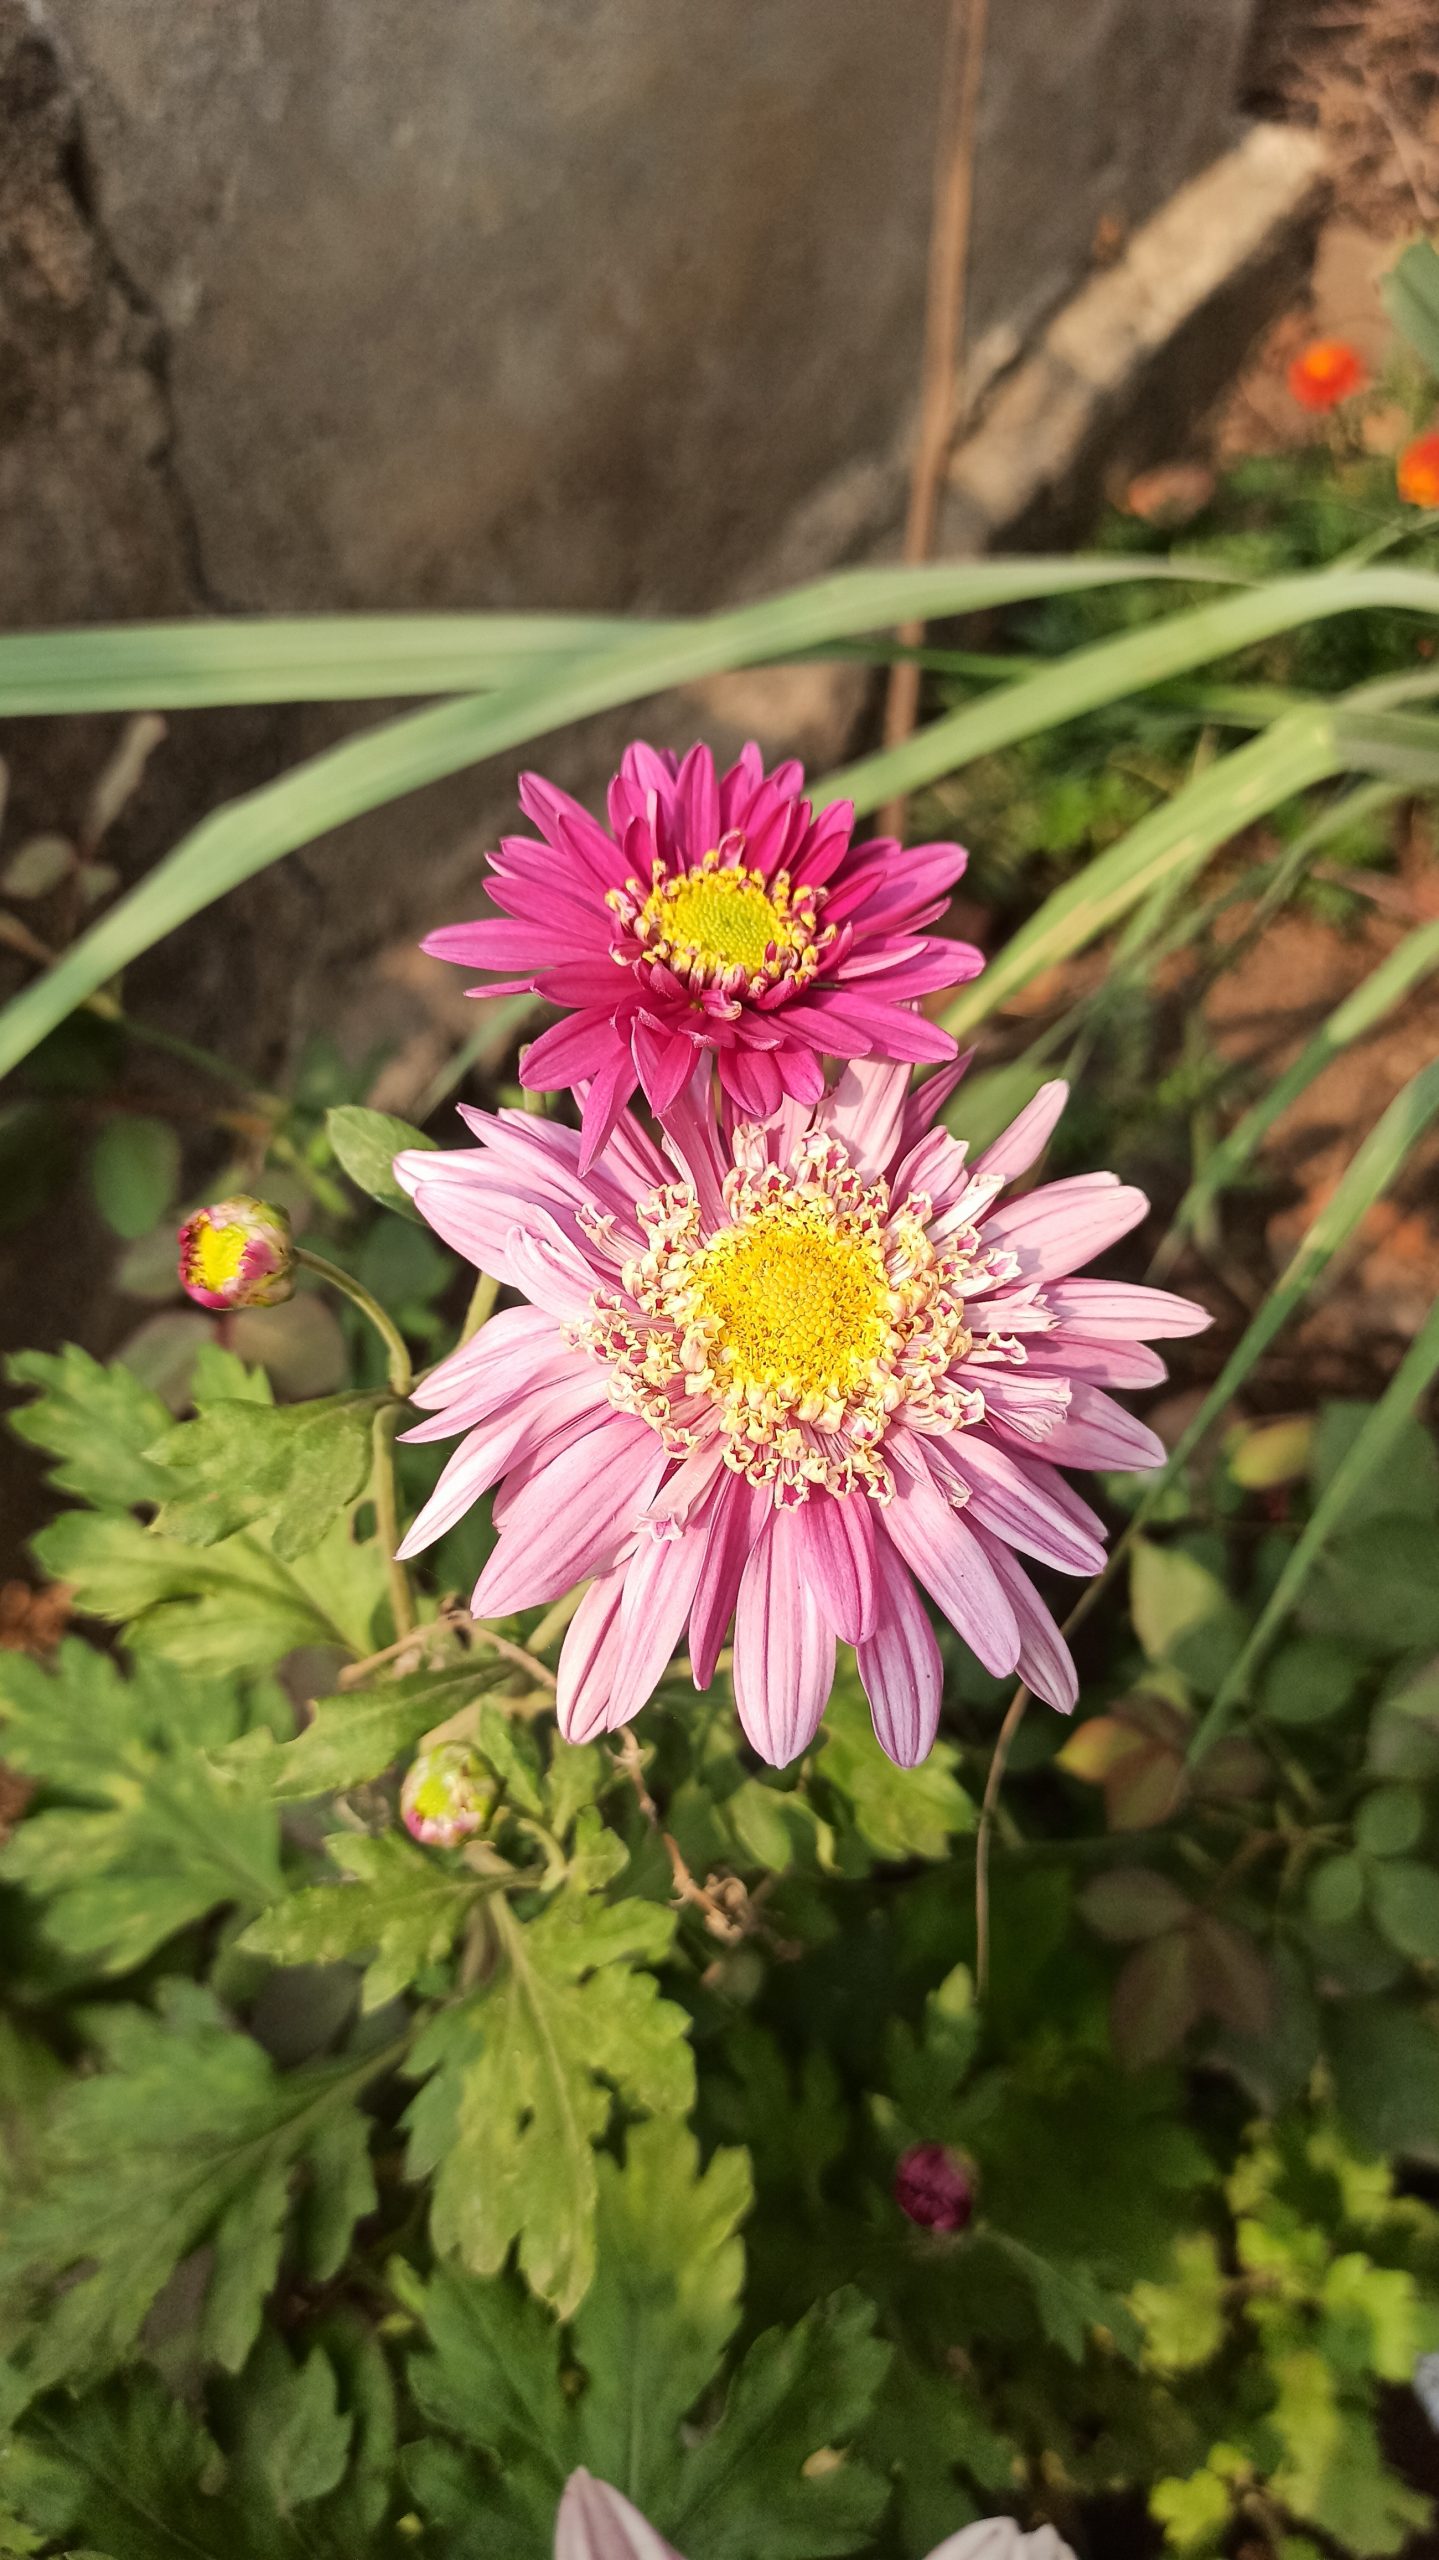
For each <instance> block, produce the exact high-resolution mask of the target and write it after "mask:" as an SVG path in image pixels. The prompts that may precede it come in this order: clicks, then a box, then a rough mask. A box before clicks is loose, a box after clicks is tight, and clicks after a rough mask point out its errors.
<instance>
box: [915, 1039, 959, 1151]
mask: <svg viewBox="0 0 1439 2560" xmlns="http://www.w3.org/2000/svg"><path fill="white" fill-rule="evenodd" d="M973 1064H974V1051H973V1050H972V1049H963V1050H961V1052H960V1054H959V1056H958V1057H957V1058H956V1059H954V1060H953V1062H952V1064H951V1065H949V1066H947V1067H941V1068H940V1070H939V1073H938V1075H934V1076H926V1078H925V1080H924V1083H923V1084H921V1085H916V1087H915V1089H914V1091H913V1093H912V1094H911V1095H910V1097H909V1104H908V1107H907V1109H906V1111H905V1115H904V1126H903V1128H902V1129H901V1131H900V1144H901V1145H902V1146H906V1147H912V1146H915V1145H917V1143H918V1141H919V1140H920V1139H921V1138H922V1137H923V1136H924V1133H925V1131H926V1129H932V1128H933V1127H934V1124H935V1122H936V1120H937V1119H938V1118H939V1115H940V1113H941V1111H942V1110H943V1109H944V1106H945V1104H946V1103H947V1102H948V1101H949V1099H950V1097H951V1095H952V1094H953V1093H954V1091H955V1089H956V1087H957V1086H958V1085H959V1084H960V1083H961V1081H962V1080H963V1078H964V1077H965V1076H967V1075H968V1073H969V1070H970V1068H971V1067H972V1066H973Z"/></svg>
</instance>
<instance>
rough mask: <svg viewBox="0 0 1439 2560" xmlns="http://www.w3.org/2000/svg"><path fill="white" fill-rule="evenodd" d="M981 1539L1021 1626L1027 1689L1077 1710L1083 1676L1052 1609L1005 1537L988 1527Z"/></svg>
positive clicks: (1067, 1711)
mask: <svg viewBox="0 0 1439 2560" xmlns="http://www.w3.org/2000/svg"><path fill="white" fill-rule="evenodd" d="M975 1536H976V1537H977V1538H978V1540H979V1542H980V1544H981V1546H982V1547H983V1549H984V1551H985V1554H986V1555H987V1556H988V1558H989V1561H990V1563H991V1565H992V1566H993V1567H994V1571H995V1574H996V1576H997V1578H998V1580H999V1581H1000V1582H1001V1583H1002V1584H1003V1586H1004V1590H1005V1595H1006V1597H1007V1599H1008V1601H1009V1604H1010V1607H1011V1608H1012V1609H1013V1611H1014V1615H1015V1618H1016V1621H1017V1622H1018V1626H1019V1660H1018V1662H1017V1664H1016V1666H1015V1668H1016V1669H1017V1670H1018V1673H1019V1676H1020V1678H1021V1680H1022V1681H1023V1682H1024V1685H1025V1687H1026V1689H1032V1690H1033V1692H1034V1695H1035V1696H1036V1698H1042V1699H1043V1700H1044V1703H1045V1705H1046V1706H1047V1707H1053V1708H1055V1709H1056V1710H1057V1712H1058V1713H1059V1714H1060V1715H1062V1716H1068V1715H1072V1714H1073V1713H1074V1703H1075V1700H1076V1699H1077V1697H1078V1696H1079V1676H1078V1674H1077V1672H1076V1671H1075V1668H1074V1661H1073V1657H1072V1655H1071V1653H1070V1650H1069V1647H1068V1645H1067V1644H1066V1643H1065V1641H1064V1638H1063V1636H1062V1635H1061V1634H1060V1632H1059V1629H1058V1627H1057V1626H1056V1625H1055V1623H1054V1620H1053V1618H1052V1617H1051V1615H1050V1613H1049V1611H1048V1609H1047V1608H1046V1607H1045V1605H1044V1602H1043V1601H1042V1600H1041V1598H1040V1596H1039V1593H1038V1592H1037V1591H1036V1590H1035V1587H1034V1585H1033V1583H1032V1582H1031V1581H1030V1578H1029V1576H1028V1574H1027V1573H1026V1572H1025V1570H1024V1567H1023V1565H1021V1564H1019V1563H1018V1562H1017V1561H1016V1559H1015V1557H1014V1556H1012V1555H1011V1553H1010V1551H1009V1549H1008V1547H1007V1546H1006V1545H1005V1544H1004V1541H1003V1539H1001V1538H994V1537H991V1536H990V1534H989V1531H988V1530H987V1529H976V1531H975Z"/></svg>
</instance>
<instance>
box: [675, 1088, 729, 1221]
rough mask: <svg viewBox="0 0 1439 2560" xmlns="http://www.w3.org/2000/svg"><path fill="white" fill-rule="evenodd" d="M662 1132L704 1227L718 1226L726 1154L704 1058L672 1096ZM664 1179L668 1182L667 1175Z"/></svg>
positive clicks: (722, 1201) (727, 1157)
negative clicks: (695, 1195)
mask: <svg viewBox="0 0 1439 2560" xmlns="http://www.w3.org/2000/svg"><path fill="white" fill-rule="evenodd" d="M664 1132H665V1137H666V1139H667V1141H668V1143H669V1146H670V1150H671V1153H672V1154H673V1155H674V1156H675V1158H676V1160H677V1162H678V1164H679V1166H680V1169H681V1171H682V1172H684V1173H686V1174H688V1176H689V1178H690V1180H691V1182H692V1183H693V1184H694V1187H695V1190H696V1192H697V1193H698V1195H699V1204H700V1214H701V1216H702V1218H703V1219H704V1222H705V1225H706V1226H707V1227H711V1226H716V1225H718V1224H719V1223H720V1221H721V1220H722V1218H723V1216H724V1200H723V1196H722V1193H721V1190H720V1185H721V1183H722V1182H723V1180H724V1177H725V1175H726V1174H727V1173H728V1171H729V1153H728V1150H727V1149H726V1148H725V1146H724V1145H723V1144H722V1142H721V1139H720V1133H719V1125H718V1123H717V1121H716V1119H715V1113H714V1094H713V1090H712V1086H711V1079H710V1064H709V1060H708V1058H707V1057H704V1056H701V1058H700V1060H699V1063H698V1065H697V1066H696V1068H695V1071H694V1073H693V1075H692V1076H691V1078H690V1081H689V1083H688V1084H687V1085H686V1087H685V1088H684V1091H683V1092H682V1093H679V1094H677V1095H676V1096H675V1099H674V1101H673V1102H672V1103H671V1105H670V1107H669V1109H668V1111H667V1112H666V1113H665V1117H664ZM665 1178H666V1180H668V1179H669V1176H668V1174H666V1177H665Z"/></svg>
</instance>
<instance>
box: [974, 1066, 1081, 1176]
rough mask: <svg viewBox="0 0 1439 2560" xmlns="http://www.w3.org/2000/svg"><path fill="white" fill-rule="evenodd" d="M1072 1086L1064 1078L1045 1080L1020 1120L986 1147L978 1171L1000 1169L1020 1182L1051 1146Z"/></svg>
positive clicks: (986, 1171)
mask: <svg viewBox="0 0 1439 2560" xmlns="http://www.w3.org/2000/svg"><path fill="white" fill-rule="evenodd" d="M1068 1100H1069V1087H1068V1085H1067V1084H1066V1083H1065V1082H1064V1080H1063V1078H1062V1077H1061V1078H1058V1079H1056V1081H1055V1082H1054V1083H1053V1084H1042V1085H1041V1086H1040V1088H1039V1091H1038V1093H1037V1094H1036V1095H1035V1097H1034V1100H1033V1101H1032V1102H1027V1103H1026V1104H1025V1106H1024V1109H1023V1110H1022V1111H1021V1113H1020V1115H1019V1117H1018V1119H1017V1120H1011V1122H1010V1124H1009V1127H1008V1128H1007V1129H1006V1130H1004V1131H1003V1133H1002V1134H1001V1136H999V1137H997V1138H996V1139H995V1141H994V1144H993V1146H990V1147H986V1148H985V1151H984V1153H983V1155H982V1156H981V1157H980V1159H979V1162H978V1163H977V1165H976V1166H975V1168H974V1169H975V1172H976V1173H997V1174H999V1175H1000V1176H1001V1177H1002V1179H1003V1180H1004V1181H1005V1182H1017V1181H1018V1179H1019V1177H1020V1175H1021V1174H1022V1173H1028V1171H1029V1168H1030V1166H1031V1165H1032V1164H1037V1163H1038V1162H1039V1159H1040V1157H1041V1156H1042V1155H1043V1153H1044V1150H1045V1148H1046V1147H1047V1146H1048V1144H1049V1141H1050V1138H1051V1136H1052V1135H1053V1132H1054V1129H1055V1126H1056V1124H1057V1122H1058V1120H1059V1116H1060V1113H1061V1112H1062V1111H1063V1109H1064V1106H1065V1104H1066V1102H1067V1101H1068Z"/></svg>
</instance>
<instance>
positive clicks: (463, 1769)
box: [400, 1742, 495, 1849]
mask: <svg viewBox="0 0 1439 2560" xmlns="http://www.w3.org/2000/svg"><path fill="white" fill-rule="evenodd" d="M494 1809H495V1785H494V1780H493V1779H492V1778H491V1776H490V1773H489V1771H488V1770H487V1769H486V1767H485V1765H484V1762H483V1761H482V1760H480V1759H479V1758H478V1757H477V1755H476V1754H475V1753H474V1752H473V1751H472V1750H471V1749H470V1746H469V1744H468V1743H467V1742H437V1743H434V1744H433V1745H432V1746H431V1748H430V1749H429V1750H428V1751H421V1752H420V1753H418V1754H417V1756H416V1758H415V1759H413V1760H412V1761H411V1763H410V1765H409V1767H408V1769H407V1770H406V1771H405V1775H404V1779H403V1781H402V1783H401V1787H400V1818H401V1820H402V1821H403V1823H404V1826H405V1829H406V1830H407V1831H408V1832H409V1834H410V1837H411V1839H413V1840H422V1841H423V1842H424V1844H425V1846H426V1848H427V1849H453V1848H455V1847H456V1846H457V1845H458V1843H459V1842H460V1841H461V1840H468V1839H469V1838H470V1837H471V1836H472V1834H473V1833H475V1832H476V1831H483V1829H484V1827H485V1825H486V1823H487V1822H488V1821H489V1818H490V1815H491V1814H492V1813H493V1812H494Z"/></svg>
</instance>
